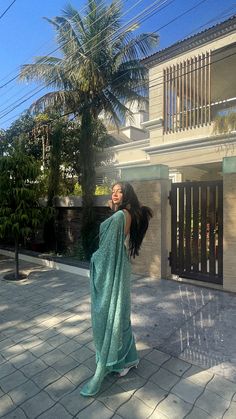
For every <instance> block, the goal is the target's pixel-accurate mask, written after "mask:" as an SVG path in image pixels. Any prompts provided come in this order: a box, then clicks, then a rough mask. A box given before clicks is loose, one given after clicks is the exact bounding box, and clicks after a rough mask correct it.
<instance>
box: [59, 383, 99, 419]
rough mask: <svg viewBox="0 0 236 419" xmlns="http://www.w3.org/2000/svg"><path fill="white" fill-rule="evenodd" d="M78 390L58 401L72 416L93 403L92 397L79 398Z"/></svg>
mask: <svg viewBox="0 0 236 419" xmlns="http://www.w3.org/2000/svg"><path fill="white" fill-rule="evenodd" d="M80 390H81V389H80V388H76V389H75V390H74V391H72V392H71V393H69V394H67V395H66V396H64V397H63V398H62V399H61V400H60V404H62V405H63V406H64V407H65V408H66V410H68V411H69V412H70V413H71V414H72V415H73V416H74V415H76V414H77V413H78V412H79V411H80V410H83V409H84V408H85V407H86V406H88V405H89V404H91V403H92V402H93V401H94V399H93V398H92V397H83V396H81V395H80Z"/></svg>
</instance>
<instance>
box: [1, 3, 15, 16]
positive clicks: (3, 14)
mask: <svg viewBox="0 0 236 419" xmlns="http://www.w3.org/2000/svg"><path fill="white" fill-rule="evenodd" d="M15 2H16V0H13V1H12V2H11V4H10V5H9V6H8V7H7V8H6V10H5V11H4V12H3V13H2V14H1V15H0V19H2V18H3V16H5V14H6V13H7V12H8V10H9V9H10V8H11V7H12V6H13V4H14V3H15Z"/></svg>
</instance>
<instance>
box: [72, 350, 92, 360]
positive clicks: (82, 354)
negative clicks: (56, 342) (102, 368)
mask: <svg viewBox="0 0 236 419" xmlns="http://www.w3.org/2000/svg"><path fill="white" fill-rule="evenodd" d="M70 356H72V357H73V358H74V359H76V361H78V362H84V361H86V359H89V358H90V357H91V356H94V352H93V351H91V350H90V349H89V348H87V347H86V346H83V347H82V348H80V349H77V350H76V351H74V352H72V353H71V354H70Z"/></svg>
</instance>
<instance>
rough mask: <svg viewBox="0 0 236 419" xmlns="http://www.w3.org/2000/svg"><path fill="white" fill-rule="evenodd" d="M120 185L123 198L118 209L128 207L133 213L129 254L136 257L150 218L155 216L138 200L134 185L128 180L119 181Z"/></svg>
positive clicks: (131, 213)
mask: <svg viewBox="0 0 236 419" xmlns="http://www.w3.org/2000/svg"><path fill="white" fill-rule="evenodd" d="M115 185H120V186H121V190H122V194H123V199H122V203H121V204H120V205H119V207H118V210H123V209H126V210H127V211H129V213H130V215H131V226H130V233H129V256H130V257H133V258H135V256H138V255H139V250H140V247H141V244H142V241H143V239H144V236H145V234H146V231H147V229H148V225H149V221H150V218H151V217H152V216H153V213H152V210H151V208H149V207H146V206H142V205H141V204H140V202H139V200H138V197H137V195H136V193H135V192H134V189H133V186H132V185H130V183H128V182H117V183H115V184H114V185H113V186H115Z"/></svg>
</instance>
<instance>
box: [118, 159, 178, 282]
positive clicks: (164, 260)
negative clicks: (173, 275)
mask: <svg viewBox="0 0 236 419" xmlns="http://www.w3.org/2000/svg"><path fill="white" fill-rule="evenodd" d="M121 176H122V180H127V181H129V182H130V183H131V184H132V185H133V187H134V189H135V192H136V193H137V196H138V199H139V201H140V202H141V203H142V204H143V205H146V206H148V207H150V208H151V209H152V210H153V218H152V219H151V221H150V225H149V229H148V231H147V234H146V236H145V238H144V241H143V243H142V247H141V250H140V255H139V256H138V257H137V258H135V260H134V261H133V262H132V264H133V272H134V273H138V274H147V275H149V276H150V277H156V278H168V277H169V276H170V267H169V262H168V255H169V251H170V244H171V243H170V240H171V234H170V228H171V224H170V219H171V218H170V215H171V212H170V211H171V209H170V205H169V200H168V195H169V192H170V188H171V181H170V180H169V179H168V167H167V166H163V165H153V166H151V165H150V166H148V167H141V166H140V167H135V168H127V169H123V170H122V172H121Z"/></svg>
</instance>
